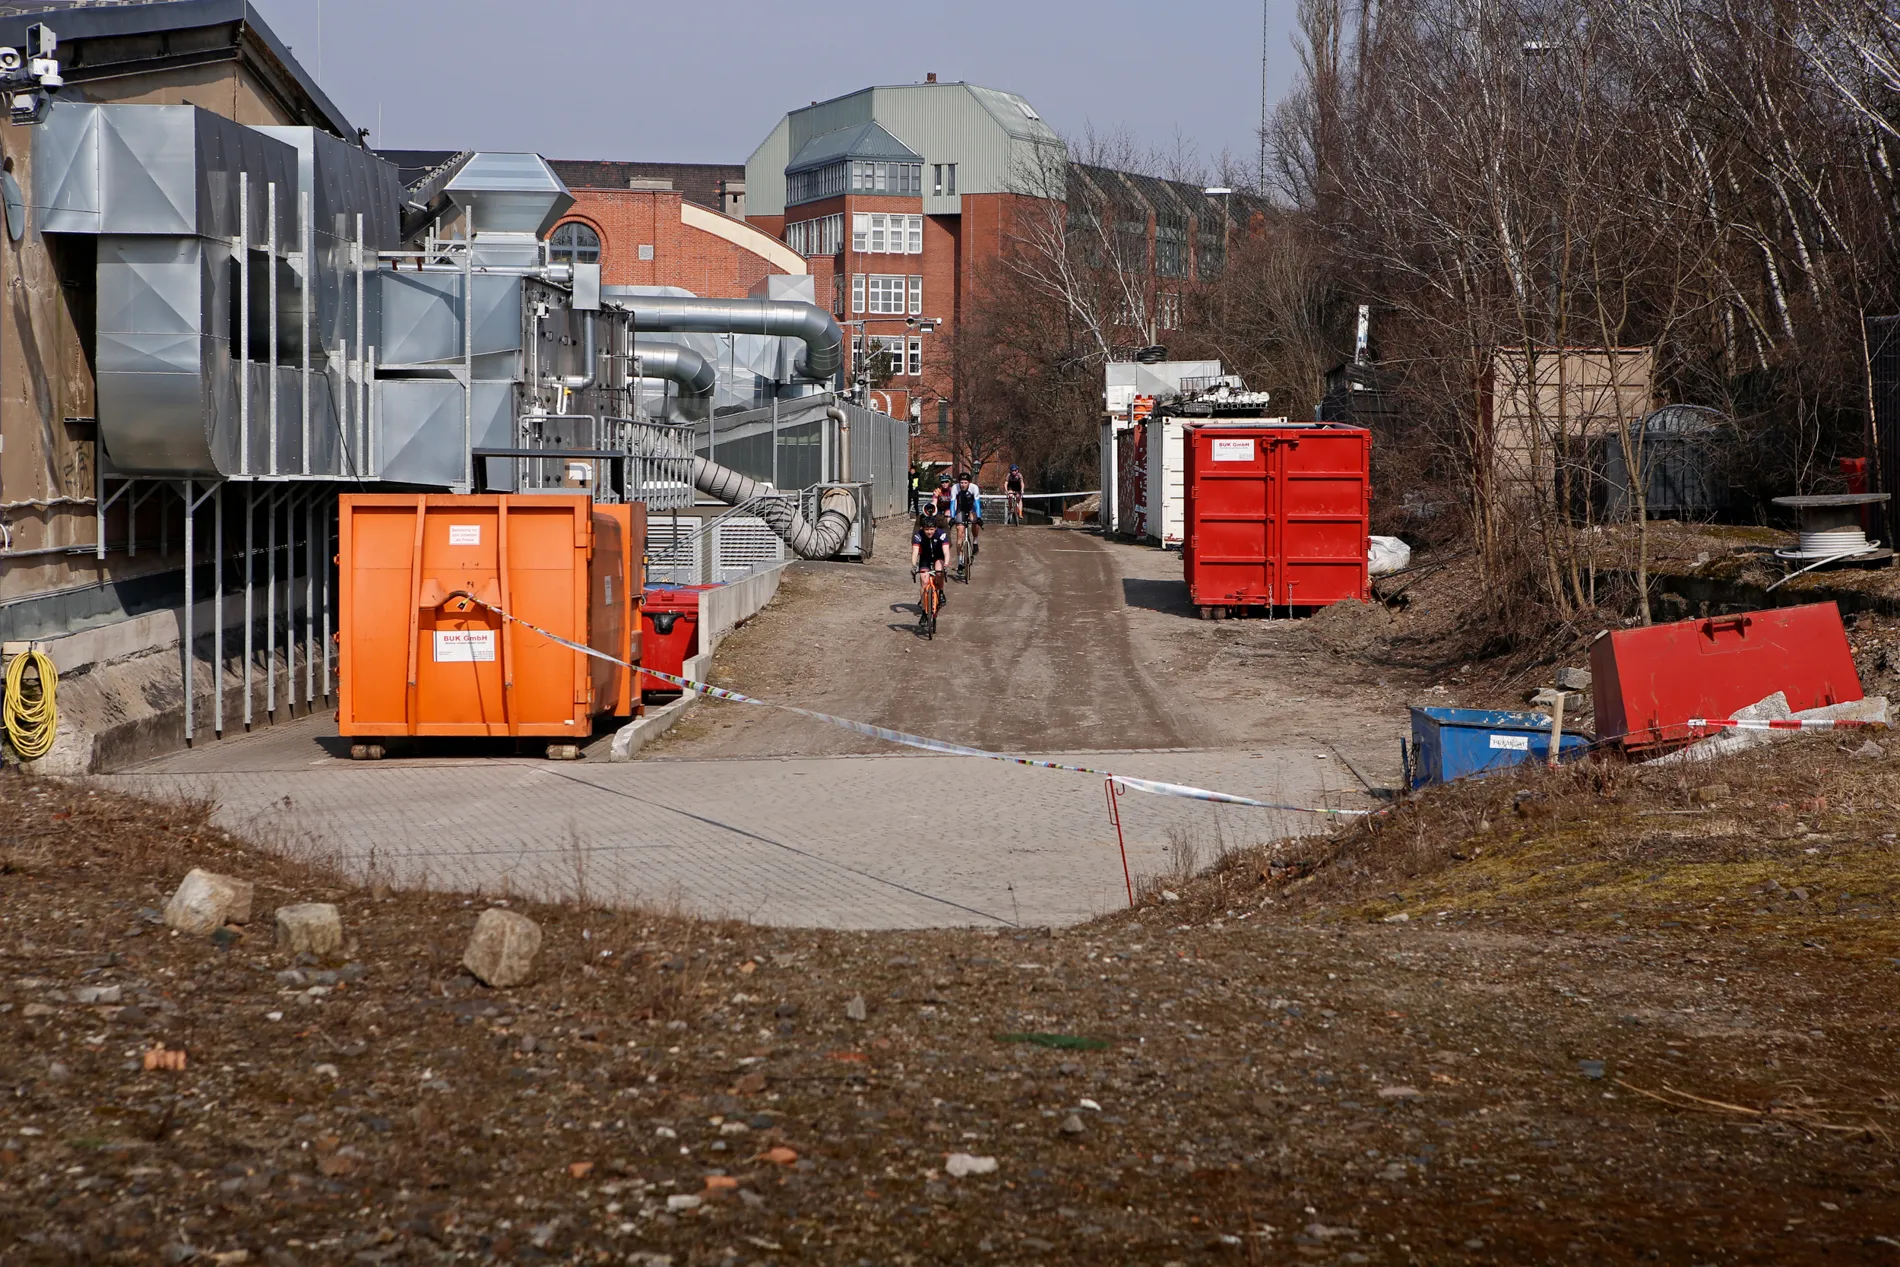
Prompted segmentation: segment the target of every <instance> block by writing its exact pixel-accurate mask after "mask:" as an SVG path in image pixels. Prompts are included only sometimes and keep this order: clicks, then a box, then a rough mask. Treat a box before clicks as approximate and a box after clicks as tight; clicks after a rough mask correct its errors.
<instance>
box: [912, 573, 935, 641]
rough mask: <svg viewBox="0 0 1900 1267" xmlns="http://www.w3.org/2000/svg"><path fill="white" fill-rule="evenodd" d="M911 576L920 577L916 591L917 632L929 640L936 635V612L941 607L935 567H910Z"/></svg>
mask: <svg viewBox="0 0 1900 1267" xmlns="http://www.w3.org/2000/svg"><path fill="white" fill-rule="evenodd" d="M910 574H911V576H912V577H920V578H921V579H920V580H919V581H918V586H919V588H918V591H917V632H918V633H920V634H922V635H923V636H924V639H925V641H929V640H930V639H932V638H935V637H936V636H937V613H938V612H939V611H941V610H942V609H943V591H942V590H941V589H939V588H938V587H939V586H940V585H941V584H942V581H941V580H939V579H938V572H937V569H936V568H923V569H918V568H912V569H911V572H910Z"/></svg>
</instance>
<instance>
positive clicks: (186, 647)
mask: <svg viewBox="0 0 1900 1267" xmlns="http://www.w3.org/2000/svg"><path fill="white" fill-rule="evenodd" d="M191 494H192V481H190V480H186V481H185V482H184V485H183V495H184V498H185V628H184V637H183V638H181V639H179V650H180V651H181V652H183V653H184V656H183V658H184V661H185V665H184V669H185V747H187V748H189V747H191V740H192V733H191V731H192V721H193V718H192V711H193V705H194V704H195V703H196V702H197V700H196V698H195V697H196V696H197V694H198V692H197V689H196V687H197V685H198V684H197V683H196V682H194V681H192V676H193V675H192V672H191V668H192V660H193V658H194V657H195V656H196V654H197V648H196V647H194V646H192V639H191V635H192V628H191V625H192V616H193V615H194V614H195V613H194V612H193V611H192V607H193V605H194V604H195V602H196V600H197V595H196V594H194V593H193V592H192V576H191V547H192V545H193V544H194V543H193V541H192V532H191Z"/></svg>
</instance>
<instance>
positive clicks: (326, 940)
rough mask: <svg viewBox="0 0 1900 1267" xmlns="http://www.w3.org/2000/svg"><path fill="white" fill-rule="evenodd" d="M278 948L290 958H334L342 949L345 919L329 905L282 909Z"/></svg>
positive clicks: (309, 904)
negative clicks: (302, 956) (305, 956)
mask: <svg viewBox="0 0 1900 1267" xmlns="http://www.w3.org/2000/svg"><path fill="white" fill-rule="evenodd" d="M277 949H279V950H281V951H283V952H284V953H285V954H290V955H301V954H312V955H334V954H336V953H338V952H339V951H341V950H342V949H343V919H342V917H341V916H339V915H338V914H337V911H336V907H334V906H332V905H330V903H328V902H300V903H298V904H297V905H295V906H280V907H278V908H277Z"/></svg>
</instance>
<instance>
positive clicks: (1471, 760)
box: [1405, 708, 1590, 788]
mask: <svg viewBox="0 0 1900 1267" xmlns="http://www.w3.org/2000/svg"><path fill="white" fill-rule="evenodd" d="M1589 749H1590V740H1589V738H1588V737H1587V736H1584V735H1572V734H1565V735H1564V736H1563V738H1562V740H1561V741H1560V746H1559V747H1558V750H1557V758H1558V760H1560V761H1568V760H1570V759H1571V758H1573V757H1580V756H1582V755H1583V754H1584V753H1585V752H1588V751H1589ZM1549 759H1550V716H1549V714H1547V713H1506V712H1496V711H1493V710H1490V709H1484V708H1414V709H1412V745H1411V749H1410V750H1409V751H1408V752H1407V753H1406V762H1405V764H1406V770H1407V771H1408V773H1409V774H1410V776H1411V785H1412V786H1413V787H1414V788H1421V787H1429V786H1430V785H1432V784H1434V783H1450V782H1451V781H1452V780H1454V779H1466V778H1470V777H1471V776H1472V775H1474V774H1489V773H1491V772H1492V771H1493V770H1503V769H1507V768H1509V767H1511V766H1514V765H1523V764H1524V763H1525V762H1527V761H1535V762H1537V763H1539V764H1542V763H1543V762H1545V761H1548V760H1549Z"/></svg>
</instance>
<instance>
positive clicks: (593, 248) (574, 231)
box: [548, 220, 600, 264]
mask: <svg viewBox="0 0 1900 1267" xmlns="http://www.w3.org/2000/svg"><path fill="white" fill-rule="evenodd" d="M548 257H549V258H550V259H552V260H553V261H554V262H555V263H556V264H598V263H599V262H600V234H598V233H596V232H594V230H593V228H592V226H590V225H585V224H582V223H581V222H580V221H578V220H570V221H568V222H567V223H566V224H564V225H561V226H560V227H559V228H557V229H555V230H554V232H553V233H551V234H549V235H548Z"/></svg>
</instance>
